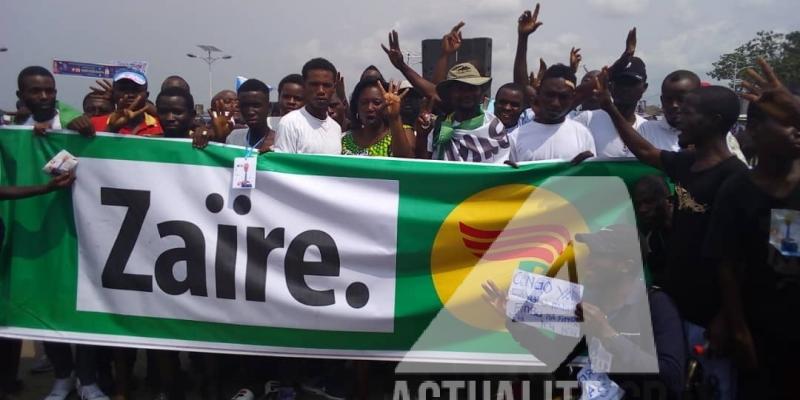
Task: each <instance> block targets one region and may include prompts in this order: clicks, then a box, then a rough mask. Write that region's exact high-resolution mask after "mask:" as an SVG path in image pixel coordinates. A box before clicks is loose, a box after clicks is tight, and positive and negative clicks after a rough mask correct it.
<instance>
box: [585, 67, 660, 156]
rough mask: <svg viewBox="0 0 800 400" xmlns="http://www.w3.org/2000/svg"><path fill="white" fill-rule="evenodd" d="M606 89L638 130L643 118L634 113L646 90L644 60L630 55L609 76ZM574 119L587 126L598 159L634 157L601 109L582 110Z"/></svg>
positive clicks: (606, 114)
mask: <svg viewBox="0 0 800 400" xmlns="http://www.w3.org/2000/svg"><path fill="white" fill-rule="evenodd" d="M610 83H611V84H610V87H609V89H610V90H611V96H612V97H613V98H614V105H615V106H616V107H617V109H619V111H620V113H622V115H623V116H624V117H625V119H626V120H628V122H630V123H631V125H632V126H633V128H634V129H638V128H639V126H640V125H642V124H643V123H644V122H645V121H646V120H645V119H644V118H642V117H640V116H638V115H636V106H637V105H638V104H639V100H641V99H642V95H644V92H645V91H646V90H647V70H646V68H645V65H644V62H643V61H642V60H641V59H640V58H638V57H631V58H630V61H629V62H628V64H627V65H624V66H623V67H622V68H621V69H620V70H619V71H616V72H615V73H614V74H613V75H612V76H611V82H610ZM575 120H576V121H578V122H580V123H582V124H583V125H584V126H586V127H587V128H589V131H590V132H591V133H592V136H593V137H594V142H595V145H596V146H597V158H600V159H608V158H618V157H633V154H632V153H631V152H630V150H628V148H627V147H626V146H625V144H624V143H623V142H622V139H620V137H619V133H618V132H617V129H616V128H615V127H614V122H613V121H612V120H611V117H610V116H609V115H608V113H606V112H605V111H603V110H594V111H584V112H581V113H579V114H578V115H577V116H576V117H575Z"/></svg>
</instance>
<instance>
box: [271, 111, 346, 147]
mask: <svg viewBox="0 0 800 400" xmlns="http://www.w3.org/2000/svg"><path fill="white" fill-rule="evenodd" d="M273 149H274V150H275V151H276V152H280V153H305V154H336V155H339V154H342V128H341V127H340V126H339V124H338V123H336V121H334V120H333V118H331V117H329V116H326V118H325V119H324V120H322V119H319V118H317V117H315V116H313V115H311V113H309V112H308V111H306V108H305V107H303V108H301V109H299V110H294V111H292V112H290V113H288V114H286V115H284V116H283V117H282V118H281V121H280V122H279V123H278V130H277V131H276V132H275V145H274V146H273Z"/></svg>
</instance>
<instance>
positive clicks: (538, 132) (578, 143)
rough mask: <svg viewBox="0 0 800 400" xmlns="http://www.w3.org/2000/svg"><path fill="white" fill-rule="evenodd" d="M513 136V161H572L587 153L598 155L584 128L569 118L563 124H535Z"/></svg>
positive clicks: (591, 139)
mask: <svg viewBox="0 0 800 400" xmlns="http://www.w3.org/2000/svg"><path fill="white" fill-rule="evenodd" d="M511 134H512V135H513V136H515V139H516V140H515V141H514V147H513V148H512V151H511V160H512V161H517V162H522V161H540V160H564V161H570V160H572V159H573V158H574V157H575V156H577V155H578V154H580V153H583V152H584V151H587V150H588V151H591V152H592V153H595V144H594V138H592V134H591V133H589V130H588V129H586V127H585V126H583V125H581V124H579V123H577V122H575V121H573V120H571V119H569V118H567V119H565V120H564V122H562V123H560V124H541V123H539V122H536V121H532V122H529V123H527V124H525V125H522V126H520V127H519V128H517V129H515V130H514V132H512V133H511Z"/></svg>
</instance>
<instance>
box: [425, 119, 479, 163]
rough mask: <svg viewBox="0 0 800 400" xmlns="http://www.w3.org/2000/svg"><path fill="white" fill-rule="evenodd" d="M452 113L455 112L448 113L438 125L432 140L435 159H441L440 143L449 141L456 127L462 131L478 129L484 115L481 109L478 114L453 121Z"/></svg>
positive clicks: (441, 149)
mask: <svg viewBox="0 0 800 400" xmlns="http://www.w3.org/2000/svg"><path fill="white" fill-rule="evenodd" d="M453 115H455V113H453V114H449V115H448V116H447V117H446V118H445V119H444V120H443V121H442V123H441V125H439V130H438V134H437V135H436V137H435V138H434V139H435V140H434V141H433V143H434V146H433V147H434V148H435V150H436V159H438V160H441V159H442V156H443V155H444V147H442V145H443V144H445V143H447V142H449V141H450V139H452V138H453V135H454V134H455V131H456V129H458V130H462V131H472V130H475V129H478V128H480V127H481V126H483V120H484V117H485V116H486V114H485V113H484V112H483V111H481V112H480V114H478V115H477V116H475V117H473V118H470V119H468V120H465V121H461V122H454V121H453Z"/></svg>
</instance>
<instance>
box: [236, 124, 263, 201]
mask: <svg viewBox="0 0 800 400" xmlns="http://www.w3.org/2000/svg"><path fill="white" fill-rule="evenodd" d="M266 137H267V135H266V134H265V135H264V136H263V137H262V138H261V139H260V140H259V141H258V142H256V144H255V145H254V146H250V130H249V129H248V130H247V138H246V139H245V140H246V141H247V148H246V150H245V153H244V157H236V158H234V159H233V178H232V179H231V187H232V188H233V189H254V188H255V187H256V165H257V164H258V161H257V158H256V156H254V155H253V151H254V149H255V148H258V147H259V146H261V143H262V142H263V141H264V138H266Z"/></svg>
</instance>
